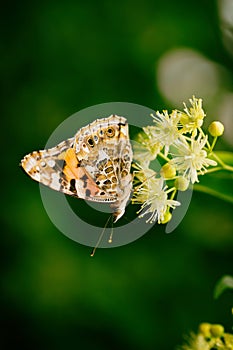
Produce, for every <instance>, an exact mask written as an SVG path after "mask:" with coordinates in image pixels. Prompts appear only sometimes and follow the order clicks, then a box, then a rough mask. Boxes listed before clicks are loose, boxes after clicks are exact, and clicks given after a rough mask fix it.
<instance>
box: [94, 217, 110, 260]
mask: <svg viewBox="0 0 233 350" xmlns="http://www.w3.org/2000/svg"><path fill="white" fill-rule="evenodd" d="M111 217H112V215H111V216H109V218H108V220H107V221H106V224H105V225H104V228H103V230H102V232H101V234H100V236H99V239H98V241H97V243H96V245H95V247H94V248H93V249H92V252H91V256H94V255H95V251H96V249H97V248H98V247H99V244H100V242H101V241H102V238H103V235H104V232H105V230H106V227H107V225H108V223H109V220H110V219H111Z"/></svg>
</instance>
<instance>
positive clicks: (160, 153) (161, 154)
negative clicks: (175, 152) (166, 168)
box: [158, 152, 170, 162]
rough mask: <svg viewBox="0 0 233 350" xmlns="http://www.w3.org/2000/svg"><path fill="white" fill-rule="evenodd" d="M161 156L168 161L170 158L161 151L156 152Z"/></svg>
mask: <svg viewBox="0 0 233 350" xmlns="http://www.w3.org/2000/svg"><path fill="white" fill-rule="evenodd" d="M158 155H159V156H160V157H161V158H163V159H164V160H166V162H169V161H170V159H169V158H168V157H166V156H165V155H164V154H163V153H162V152H159V154H158Z"/></svg>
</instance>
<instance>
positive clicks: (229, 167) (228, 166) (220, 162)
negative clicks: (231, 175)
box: [211, 152, 233, 172]
mask: <svg viewBox="0 0 233 350" xmlns="http://www.w3.org/2000/svg"><path fill="white" fill-rule="evenodd" d="M211 155H212V156H213V158H215V159H216V161H217V162H218V163H219V164H220V165H221V166H222V168H223V169H225V170H228V171H232V172H233V167H232V166H231V165H228V164H225V163H224V162H223V161H222V159H221V158H219V157H218V156H217V155H216V154H215V153H214V152H211Z"/></svg>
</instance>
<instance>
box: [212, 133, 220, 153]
mask: <svg viewBox="0 0 233 350" xmlns="http://www.w3.org/2000/svg"><path fill="white" fill-rule="evenodd" d="M217 139H218V136H215V137H214V139H213V142H212V145H211V147H210V152H212V151H213V149H214V146H215V145H216V142H217Z"/></svg>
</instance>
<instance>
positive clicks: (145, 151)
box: [133, 127, 161, 167]
mask: <svg viewBox="0 0 233 350" xmlns="http://www.w3.org/2000/svg"><path fill="white" fill-rule="evenodd" d="M147 128H148V130H147V133H146V134H142V133H140V134H138V135H137V139H136V140H135V141H134V142H133V155H134V156H133V157H134V160H135V161H136V162H138V163H140V164H143V166H144V167H148V166H149V164H150V162H151V161H152V160H154V159H155V158H156V157H157V154H158V153H159V152H160V150H161V146H160V144H159V143H155V142H154V140H153V138H152V137H151V134H150V133H149V128H150V127H147Z"/></svg>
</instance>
